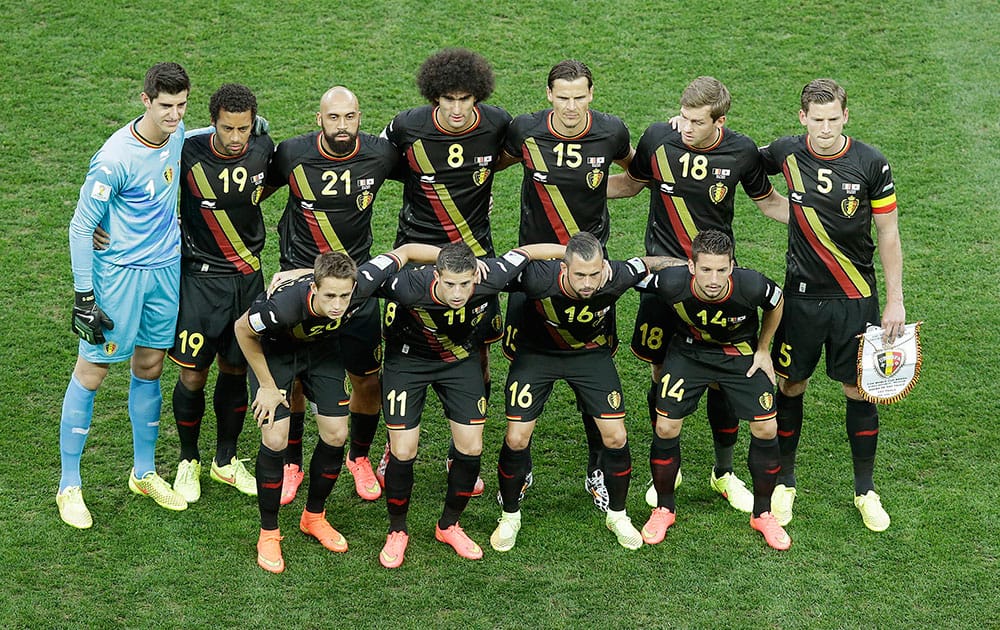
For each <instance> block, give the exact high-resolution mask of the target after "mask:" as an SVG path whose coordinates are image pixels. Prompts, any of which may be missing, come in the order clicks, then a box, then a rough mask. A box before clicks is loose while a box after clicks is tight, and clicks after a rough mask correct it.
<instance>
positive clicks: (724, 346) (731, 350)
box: [673, 287, 753, 357]
mask: <svg viewBox="0 0 1000 630" xmlns="http://www.w3.org/2000/svg"><path fill="white" fill-rule="evenodd" d="M730 291H732V287H730ZM673 308H674V311H676V312H677V316H678V317H680V318H681V321H683V322H684V323H685V324H687V325H688V332H689V333H691V337H692V338H694V339H697V340H698V341H705V342H708V343H718V342H716V341H715V339H713V338H712V336H711V335H710V334H708V333H707V332H705V331H703V330H701V329H699V328H698V326H697V325H696V324H695V323H694V321H693V320H692V319H691V318H690V317H689V316H688V313H687V311H686V310H685V309H684V304H683V303H681V302H678V303H676V304H674V305H673ZM719 349H720V350H722V352H723V353H724V354H728V355H729V356H732V357H739V356H743V357H746V356H750V355H751V354H753V348H752V347H750V344H749V343H747V342H746V341H739V342H737V343H735V344H733V343H720V344H719Z"/></svg>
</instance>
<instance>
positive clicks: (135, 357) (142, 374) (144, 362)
mask: <svg viewBox="0 0 1000 630" xmlns="http://www.w3.org/2000/svg"><path fill="white" fill-rule="evenodd" d="M166 354H167V352H166V350H157V349H155V348H145V347H142V346H136V348H135V352H134V353H133V354H132V361H131V367H132V373H133V374H135V375H136V376H138V377H139V378H141V379H145V380H147V381H155V380H156V379H158V378H160V374H162V373H163V357H164V356H166Z"/></svg>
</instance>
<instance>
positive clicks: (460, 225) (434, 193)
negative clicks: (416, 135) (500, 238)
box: [406, 140, 486, 256]
mask: <svg viewBox="0 0 1000 630" xmlns="http://www.w3.org/2000/svg"><path fill="white" fill-rule="evenodd" d="M406 159H407V160H408V161H409V163H410V168H412V169H413V170H415V171H417V172H419V173H421V174H423V175H433V174H434V173H435V171H434V165H433V164H431V161H430V158H428V156H427V151H426V149H424V141H423V140H417V141H416V142H414V143H413V144H412V145H410V148H409V149H407V150H406ZM420 189H421V191H423V193H424V196H425V197H426V198H427V201H428V202H429V203H430V204H431V207H432V208H433V209H434V214H435V215H436V216H437V218H438V221H440V222H441V227H442V228H444V231H445V233H446V234H447V235H448V240H449V241H450V242H452V243H455V242H458V241H462V242H464V243H465V244H466V245H468V246H469V247H470V248H471V249H472V252H473V253H474V254H475V255H476V256H485V255H486V248H485V247H483V245H482V243H480V242H479V241H478V240H477V239H476V237H475V236H473V234H472V230H471V229H470V228H469V223H468V221H466V220H465V217H464V216H462V213H461V212H460V211H459V209H458V206H456V205H455V201H454V200H453V199H452V198H451V193H450V192H449V191H448V188H447V187H446V186H444V185H443V184H438V183H432V182H425V181H423V180H421V182H420Z"/></svg>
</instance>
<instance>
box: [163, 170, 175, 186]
mask: <svg viewBox="0 0 1000 630" xmlns="http://www.w3.org/2000/svg"><path fill="white" fill-rule="evenodd" d="M163 179H165V180H167V183H168V184H170V183H173V181H174V167H172V166H168V167H167V170H165V171H163Z"/></svg>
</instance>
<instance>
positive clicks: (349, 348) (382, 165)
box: [267, 86, 396, 505]
mask: <svg viewBox="0 0 1000 630" xmlns="http://www.w3.org/2000/svg"><path fill="white" fill-rule="evenodd" d="M316 124H317V126H318V127H319V130H318V131H311V132H309V133H305V134H302V135H300V136H295V137H294V138H288V139H286V140H284V141H282V142H281V143H280V144H279V145H278V149H277V151H276V152H275V155H274V160H273V161H272V163H271V170H270V173H269V174H268V178H267V181H268V185H270V186H273V187H275V188H277V187H281V186H284V185H286V184H287V185H288V201H287V203H286V204H285V211H284V213H283V214H282V215H281V219H280V220H279V222H278V232H279V235H280V247H281V268H282V270H289V269H298V268H311V267H312V266H313V264H314V262H315V260H316V256H318V255H319V254H322V253H325V252H331V251H332V252H341V253H346V254H347V255H348V256H350V257H351V259H352V260H354V261H355V262H356V263H357V264H363V263H365V262H367V261H368V260H369V259H370V258H371V245H372V208H373V206H374V203H375V196H376V195H377V194H378V191H379V188H381V186H382V184H383V182H385V180H386V179H387V178H388V177H389V176H390V174H391V173H392V172H393V170H394V169H395V167H396V152H395V149H394V148H393V147H392V145H391V144H389V143H388V142H386V141H385V140H384V139H382V138H378V137H376V136H373V135H370V134H367V133H365V132H363V131H361V130H360V127H361V107H360V105H359V103H358V98H357V97H356V96H355V95H354V93H353V92H351V91H350V90H348V89H347V88H345V87H341V86H337V87H333V88H330V89H329V90H327V91H326V93H324V94H323V96H322V98H321V99H320V103H319V111H317V112H316ZM339 343H340V346H341V356H343V357H344V365H345V368H346V369H347V373H348V376H349V378H350V380H351V390H352V391H351V404H350V414H351V445H350V450H349V452H348V454H347V459H346V464H347V468H348V470H350V471H351V475H352V476H353V477H354V488H355V491H356V492H357V493H358V496H360V497H361V498H362V499H365V500H368V501H374V500H375V499H377V498H379V496H381V494H382V493H381V490H380V488H379V485H378V482H377V481H375V476H374V473H373V471H372V466H371V463H370V461H369V459H368V450H369V448H370V447H371V442H372V439H373V438H374V437H375V432H376V430H377V429H378V419H379V410H380V404H381V403H380V401H381V399H382V392H381V389H380V387H379V380H378V370H379V366H380V364H381V358H382V356H381V354H382V353H381V327H380V314H379V308H378V300H368V301H367V302H365V304H364V306H363V307H362V309H361V312H359V313H356V314H355V315H354V316H353V317H352V318H351V319H350V320H349V321H348V322H347V323H346V324H345V325H344V328H343V330H341V331H340V335H339ZM297 398H298V400H296V398H293V399H292V405H293V412H292V417H291V420H290V425H291V426H290V428H289V433H290V437H289V444H290V445H294V447H295V448H296V452H295V453H291V454H289V456H288V460H286V462H285V467H284V482H283V485H284V488H283V489H282V499H281V500H282V505H285V504H287V503H290V502H291V501H292V499H293V498H294V496H295V491H296V490H297V489H298V484H299V483H301V481H302V475H303V473H302V430H303V420H304V417H305V411H304V409H305V406H304V403H303V401H302V399H301V397H297ZM299 405H301V406H299Z"/></svg>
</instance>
